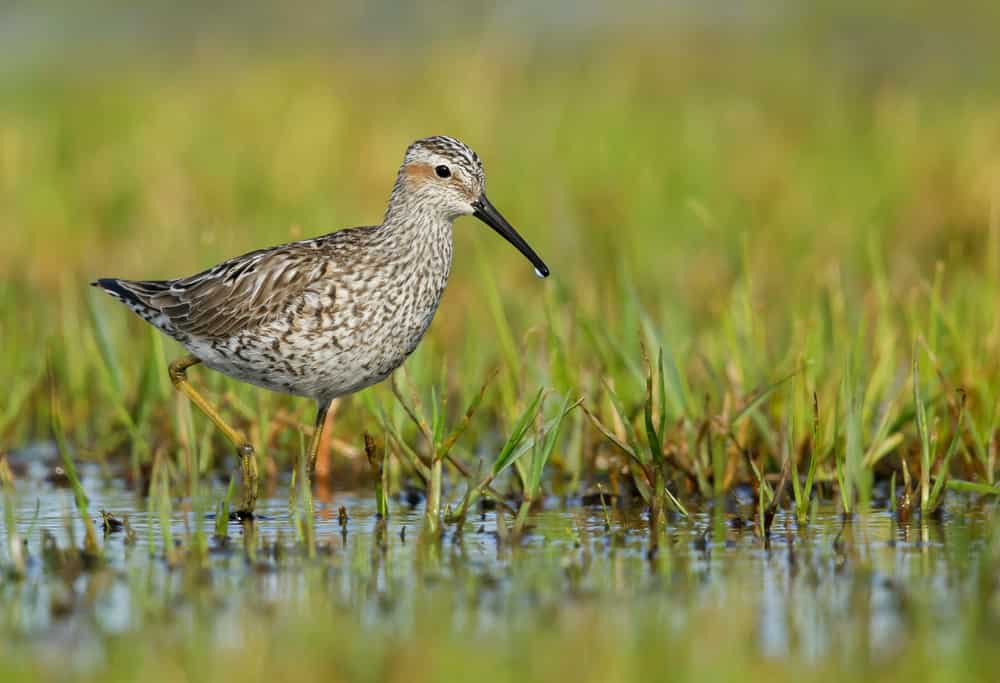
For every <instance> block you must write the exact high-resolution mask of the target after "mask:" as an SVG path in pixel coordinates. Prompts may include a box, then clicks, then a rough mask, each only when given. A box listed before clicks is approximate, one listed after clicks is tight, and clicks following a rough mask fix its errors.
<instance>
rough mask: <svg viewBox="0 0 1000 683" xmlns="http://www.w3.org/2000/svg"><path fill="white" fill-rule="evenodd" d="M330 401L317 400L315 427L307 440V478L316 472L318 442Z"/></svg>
mask: <svg viewBox="0 0 1000 683" xmlns="http://www.w3.org/2000/svg"><path fill="white" fill-rule="evenodd" d="M331 403H332V401H322V400H321V401H318V408H319V409H318V410H317V412H316V428H315V429H314V430H313V436H312V441H310V442H309V453H308V456H309V459H308V460H307V461H306V462H307V463H309V479H310V480H311V479H312V478H313V474H315V472H316V458H317V457H318V456H319V444H320V441H322V439H323V428H324V427H326V414H327V413H328V412H329V411H330V404H331Z"/></svg>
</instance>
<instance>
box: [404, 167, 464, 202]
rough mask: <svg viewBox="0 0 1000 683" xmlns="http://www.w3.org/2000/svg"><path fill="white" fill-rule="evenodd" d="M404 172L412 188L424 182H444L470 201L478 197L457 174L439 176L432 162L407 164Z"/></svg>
mask: <svg viewBox="0 0 1000 683" xmlns="http://www.w3.org/2000/svg"><path fill="white" fill-rule="evenodd" d="M403 173H404V175H405V176H406V183H407V185H409V186H410V187H412V188H417V187H420V186H421V185H423V184H424V183H441V182H443V183H446V184H448V185H450V186H451V187H453V188H455V189H457V190H458V191H459V192H461V193H462V195H463V196H464V197H466V198H467V199H468V200H469V201H470V202H471V201H475V199H476V193H475V192H474V191H473V190H472V188H470V187H468V186H467V185H465V183H463V182H461V181H460V180H459V179H458V178H456V177H455V176H452V177H451V178H447V179H443V178H439V177H438V175H437V172H436V171H435V170H434V166H432V165H431V164H424V163H412V164H407V165H406V166H405V167H404V168H403Z"/></svg>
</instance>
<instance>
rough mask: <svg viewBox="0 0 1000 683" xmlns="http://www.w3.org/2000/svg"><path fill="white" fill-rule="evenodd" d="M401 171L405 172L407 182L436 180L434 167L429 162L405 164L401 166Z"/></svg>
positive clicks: (418, 182) (420, 182)
mask: <svg viewBox="0 0 1000 683" xmlns="http://www.w3.org/2000/svg"><path fill="white" fill-rule="evenodd" d="M403 172H404V173H405V174H406V180H407V182H410V183H414V184H423V183H426V182H428V181H432V180H437V174H435V173H434V167H433V166H431V165H430V164H407V165H406V166H405V168H403Z"/></svg>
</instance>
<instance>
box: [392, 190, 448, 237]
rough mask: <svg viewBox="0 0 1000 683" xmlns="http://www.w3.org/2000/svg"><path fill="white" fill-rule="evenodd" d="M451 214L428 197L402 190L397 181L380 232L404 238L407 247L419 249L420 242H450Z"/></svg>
mask: <svg viewBox="0 0 1000 683" xmlns="http://www.w3.org/2000/svg"><path fill="white" fill-rule="evenodd" d="M454 220H455V219H454V217H452V216H448V215H446V214H444V213H442V211H441V207H440V206H439V205H438V204H437V203H436V202H434V201H433V199H432V198H430V197H424V196H422V195H421V194H420V193H413V192H403V191H402V188H401V187H400V185H399V184H398V183H397V185H396V187H395V188H393V191H392V196H390V197H389V205H388V208H386V211H385V218H383V219H382V225H381V226H380V231H381V232H382V233H383V234H385V235H386V236H391V237H393V238H398V239H400V240H403V241H404V244H405V245H406V248H408V249H418V248H419V247H420V245H421V244H425V243H430V242H447V243H448V244H449V245H450V244H451V224H452V223H453V222H454Z"/></svg>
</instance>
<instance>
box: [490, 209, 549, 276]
mask: <svg viewBox="0 0 1000 683" xmlns="http://www.w3.org/2000/svg"><path fill="white" fill-rule="evenodd" d="M472 207H473V208H474V209H475V211H474V212H473V213H472V215H473V216H475V217H476V218H478V219H479V220H481V221H482V222H483V223H486V225H488V226H490V227H491V228H493V229H494V230H496V231H497V232H498V233H500V235H501V236H502V237H503V238H504V239H505V240H507V241H508V242H510V243H511V244H513V245H514V246H515V247H517V250H518V251H519V252H521V253H522V254H524V256H525V257H526V258H527V259H528V260H529V261H531V264H532V265H533V266H535V274H536V275H538V277H548V276H549V267H548V266H547V265H545V261H543V260H542V259H541V258H540V257H539V256H538V254H536V253H535V250H534V249H532V248H531V247H529V246H528V243H527V242H525V241H524V238H523V237H521V236H520V235H518V234H517V230H515V229H514V226H513V225H511V224H510V223H508V222H507V219H506V218H504V217H503V216H501V215H500V212H499V211H497V209H496V207H495V206H493V205H492V204H490V200H489V199H487V198H486V193H483V194H481V195H479V199H478V200H476V201H475V202H473V203H472Z"/></svg>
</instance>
